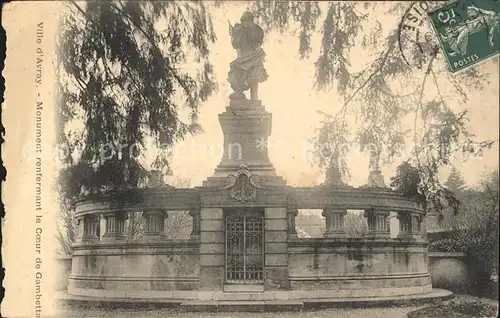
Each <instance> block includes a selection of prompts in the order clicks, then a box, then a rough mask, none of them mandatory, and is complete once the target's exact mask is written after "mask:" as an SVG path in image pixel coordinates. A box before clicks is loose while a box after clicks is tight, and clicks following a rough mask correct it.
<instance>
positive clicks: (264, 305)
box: [181, 300, 304, 312]
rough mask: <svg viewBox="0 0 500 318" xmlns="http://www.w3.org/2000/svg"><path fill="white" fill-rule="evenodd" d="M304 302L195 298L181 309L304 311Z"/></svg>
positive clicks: (192, 310) (182, 305) (195, 310)
mask: <svg viewBox="0 0 500 318" xmlns="http://www.w3.org/2000/svg"><path fill="white" fill-rule="evenodd" d="M303 308H304V303H303V302H302V301H299V300H272V301H262V300H256V301H251V300H246V301H244V300H240V301H216V300H205V301H202V300H193V301H187V302H184V303H182V304H181V310H183V311H189V312H279V311H294V312H298V311H302V309H303Z"/></svg>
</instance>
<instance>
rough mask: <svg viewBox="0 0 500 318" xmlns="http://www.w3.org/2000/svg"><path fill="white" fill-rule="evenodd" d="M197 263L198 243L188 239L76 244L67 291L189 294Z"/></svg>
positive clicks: (108, 294)
mask: <svg viewBox="0 0 500 318" xmlns="http://www.w3.org/2000/svg"><path fill="white" fill-rule="evenodd" d="M199 263H200V261H199V248H198V243H197V242H193V241H190V240H178V241H163V242H137V241H134V242H97V243H93V244H85V245H80V246H78V245H77V246H75V251H74V253H73V262H72V273H71V276H70V279H69V287H68V292H69V293H70V294H73V295H83V296H96V297H149V298H154V297H160V298H174V297H175V298H192V297H193V293H194V291H195V290H197V289H198V275H199ZM174 292H175V293H177V295H174V294H173V293H174Z"/></svg>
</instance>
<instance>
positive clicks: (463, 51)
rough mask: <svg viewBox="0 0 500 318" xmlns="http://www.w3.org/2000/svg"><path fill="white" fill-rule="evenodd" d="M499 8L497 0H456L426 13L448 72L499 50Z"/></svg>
mask: <svg viewBox="0 0 500 318" xmlns="http://www.w3.org/2000/svg"><path fill="white" fill-rule="evenodd" d="M499 8H500V1H499V0H457V1H454V2H450V3H447V4H445V5H443V6H442V7H440V8H438V9H436V10H434V11H432V12H429V18H430V21H431V24H432V26H433V28H434V31H435V32H436V35H437V38H438V40H439V43H440V44H441V48H442V50H443V54H444V56H445V58H446V61H447V62H448V66H449V68H450V70H451V72H452V73H455V72H458V71H461V70H463V69H466V68H468V67H470V66H472V65H475V64H477V63H479V62H481V61H485V60H487V59H489V58H492V57H494V56H496V55H497V54H498V53H499V51H500V46H499V42H500V36H499V31H500V30H499V24H500V23H499V22H500V9H499Z"/></svg>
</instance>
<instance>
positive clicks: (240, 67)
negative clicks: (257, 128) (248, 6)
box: [228, 11, 268, 101]
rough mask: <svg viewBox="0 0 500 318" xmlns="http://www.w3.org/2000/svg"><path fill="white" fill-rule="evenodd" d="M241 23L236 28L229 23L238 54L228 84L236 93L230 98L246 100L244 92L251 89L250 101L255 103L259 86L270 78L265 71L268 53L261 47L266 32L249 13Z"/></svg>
mask: <svg viewBox="0 0 500 318" xmlns="http://www.w3.org/2000/svg"><path fill="white" fill-rule="evenodd" d="M240 22H241V23H237V24H236V25H235V26H234V27H233V26H232V25H231V23H229V35H231V44H232V45H233V48H235V49H236V52H237V54H238V55H237V58H236V59H235V60H234V61H233V62H231V64H230V69H229V76H228V82H229V83H230V84H231V88H232V89H233V91H234V93H232V94H231V95H230V96H229V98H230V99H245V94H244V93H243V92H245V91H247V90H248V89H250V100H252V101H255V100H257V99H258V96H257V89H258V84H259V83H262V82H264V81H265V80H266V79H267V78H268V75H267V72H266V70H265V69H264V58H265V56H266V53H264V50H263V49H262V47H261V45H262V42H263V40H264V31H263V30H262V28H261V27H260V26H258V25H257V24H255V22H254V16H253V14H252V13H251V12H249V11H246V12H245V13H243V15H242V16H241V19H240Z"/></svg>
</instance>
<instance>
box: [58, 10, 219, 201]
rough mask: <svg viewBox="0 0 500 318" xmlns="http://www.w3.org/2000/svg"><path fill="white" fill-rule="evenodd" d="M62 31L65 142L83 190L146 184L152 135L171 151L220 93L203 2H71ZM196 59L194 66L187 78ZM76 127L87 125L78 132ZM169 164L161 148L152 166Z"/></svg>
mask: <svg viewBox="0 0 500 318" xmlns="http://www.w3.org/2000/svg"><path fill="white" fill-rule="evenodd" d="M162 24H163V25H164V26H166V30H161V29H160V27H161V26H162ZM58 34H59V39H58V54H59V65H58V72H59V74H58V75H59V76H58V78H59V82H58V89H59V91H60V94H59V96H60V100H59V103H58V107H59V112H58V113H59V122H60V124H59V127H58V129H59V131H58V138H59V140H58V143H59V144H60V145H61V146H63V147H66V149H67V151H66V156H65V158H63V159H64V163H66V164H68V165H70V167H71V168H70V169H74V170H77V172H75V173H76V174H80V175H81V174H84V176H85V177H84V178H81V179H80V180H82V181H83V182H84V183H82V185H85V186H87V187H88V188H89V189H92V190H93V191H100V190H101V187H103V186H104V187H105V188H108V189H119V188H123V187H135V186H137V185H138V184H140V183H141V182H143V181H144V179H145V177H146V175H145V169H144V167H143V166H142V164H141V163H140V161H139V158H140V156H141V154H143V151H144V146H145V140H146V138H152V139H153V140H154V141H155V143H156V146H157V147H158V148H159V149H160V150H165V149H168V148H170V147H172V146H173V144H174V143H175V142H176V141H178V140H180V139H182V138H184V136H185V135H186V134H188V133H196V132H197V131H199V130H200V127H199V125H198V124H197V118H198V110H199V106H200V103H201V102H202V101H204V100H206V99H207V97H208V96H209V95H210V94H211V93H212V92H213V91H214V90H215V89H216V85H215V83H214V81H213V74H212V73H213V72H212V66H211V64H210V62H209V60H208V57H209V53H210V52H209V50H208V44H209V43H211V42H213V41H214V40H215V35H214V33H213V29H212V24H211V20H210V16H209V14H208V13H207V11H206V8H205V5H204V3H203V2H177V1H176V2H172V1H169V2H160V1H154V2H144V1H140V2H134V1H103V2H101V1H98V2H86V3H84V4H82V3H80V2H75V1H70V2H68V11H67V12H66V14H65V15H64V18H63V19H62V22H61V25H60V32H59V33H58ZM193 59H194V61H195V62H197V68H196V69H195V70H193V71H190V72H186V71H183V70H182V65H183V64H184V63H186V62H187V61H191V60H193ZM181 104H183V105H185V106H186V107H187V108H188V109H189V110H190V114H189V122H188V123H186V122H184V121H182V120H181V118H180V115H179V109H180V106H179V105H181ZM75 121H78V122H80V123H83V124H84V128H83V129H81V130H80V131H78V130H75V129H72V127H74V122H75ZM106 155H107V156H108V158H106V157H105V156H106ZM168 160H169V158H168V151H158V156H157V158H156V159H155V161H154V162H153V163H152V165H153V167H157V168H160V169H167V170H168V169H169V164H168Z"/></svg>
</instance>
